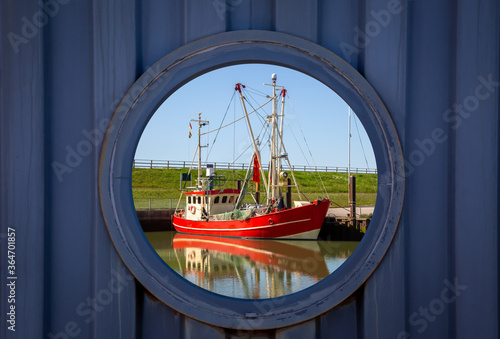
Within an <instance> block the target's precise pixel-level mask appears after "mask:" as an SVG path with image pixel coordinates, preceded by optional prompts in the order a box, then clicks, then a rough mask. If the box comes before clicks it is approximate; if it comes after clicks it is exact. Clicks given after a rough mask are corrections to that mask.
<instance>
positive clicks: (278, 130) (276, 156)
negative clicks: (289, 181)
mask: <svg viewBox="0 0 500 339" xmlns="http://www.w3.org/2000/svg"><path fill="white" fill-rule="evenodd" d="M277 78H278V77H277V76H276V74H275V73H273V75H272V77H271V79H272V81H273V83H272V84H271V85H269V84H264V85H267V86H272V87H273V96H272V98H273V111H272V114H271V116H270V117H268V118H267V119H266V120H267V121H268V122H270V123H271V128H272V132H271V152H270V153H271V154H270V161H269V174H268V181H269V187H270V190H271V196H270V197H269V194H268V197H269V199H270V200H271V201H277V200H278V199H279V198H281V189H280V185H279V171H280V169H281V156H280V152H281V150H282V149H284V145H283V140H282V132H283V107H282V108H281V110H282V114H281V122H280V127H278V121H279V118H280V116H278V114H277V106H278V97H277V95H276V88H279V89H282V90H283V89H284V87H283V86H277V85H276V80H277ZM284 100H285V98H284V97H283V100H282V103H284ZM283 106H284V105H283ZM277 137H279V139H280V140H279V143H278V139H277Z"/></svg>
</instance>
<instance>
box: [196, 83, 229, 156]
mask: <svg viewBox="0 0 500 339" xmlns="http://www.w3.org/2000/svg"><path fill="white" fill-rule="evenodd" d="M235 93H236V92H233V96H232V97H231V100H229V104H228V105H227V108H226V113H224V117H223V118H222V121H221V122H220V126H219V129H217V134H216V135H215V138H214V142H213V143H212V147H210V150H209V151H208V152H207V157H206V159H205V161H208V156H209V155H210V153H211V152H212V149H213V148H214V145H215V141H216V140H217V136H218V135H219V131H220V129H221V126H222V124H223V123H224V120H225V119H226V115H227V112H228V111H229V107H231V102H232V101H233V99H234V95H235ZM205 134H208V133H203V134H200V135H205Z"/></svg>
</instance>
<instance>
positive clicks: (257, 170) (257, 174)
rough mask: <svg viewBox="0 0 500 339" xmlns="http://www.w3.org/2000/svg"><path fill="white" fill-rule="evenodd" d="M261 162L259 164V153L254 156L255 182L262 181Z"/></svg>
mask: <svg viewBox="0 0 500 339" xmlns="http://www.w3.org/2000/svg"><path fill="white" fill-rule="evenodd" d="M259 169H260V164H259V159H258V158H257V155H255V157H254V158H253V178H252V180H253V182H260V173H259Z"/></svg>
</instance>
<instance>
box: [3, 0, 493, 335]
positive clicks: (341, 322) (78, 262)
mask: <svg viewBox="0 0 500 339" xmlns="http://www.w3.org/2000/svg"><path fill="white" fill-rule="evenodd" d="M55 2H57V3H58V4H59V5H58V8H57V11H55V10H54V12H56V13H55V14H54V15H53V17H52V16H50V18H49V19H48V20H47V22H46V23H44V24H41V25H40V26H41V27H40V28H38V27H35V28H36V29H35V30H34V31H26V29H25V33H26V32H27V33H29V34H27V35H26V37H27V38H25V39H26V43H21V44H19V45H18V46H17V47H18V52H17V53H16V52H15V50H14V48H13V46H12V44H11V43H10V42H9V39H8V34H9V33H10V32H12V33H15V34H18V35H20V36H22V35H23V25H24V24H25V20H24V21H23V19H22V18H23V17H25V18H26V20H28V21H30V22H33V16H34V14H36V13H37V12H38V11H39V9H40V7H39V5H38V2H35V1H15V2H12V1H11V2H1V3H0V15H1V22H0V35H1V37H2V42H1V45H0V49H1V50H0V67H1V72H0V84H1V91H0V105H1V116H0V142H1V145H0V146H1V149H0V157H1V163H0V164H1V165H0V174H1V179H0V180H1V191H0V220H1V227H2V230H1V246H0V251H1V253H2V256H1V258H2V259H1V260H3V261H4V260H5V255H4V253H6V238H5V234H6V228H7V227H15V228H16V230H17V249H16V252H17V264H16V269H17V271H16V274H17V277H18V280H17V284H18V285H17V290H16V293H17V295H16V297H17V299H16V306H17V308H16V311H17V312H16V325H17V326H16V333H13V332H11V331H9V330H8V329H7V325H8V324H7V323H6V322H5V321H4V319H5V314H6V313H7V306H8V305H7V304H6V303H5V301H4V300H5V298H4V296H6V295H7V293H8V289H7V286H6V283H5V282H6V274H7V272H6V271H5V269H4V268H5V265H6V263H5V261H4V262H2V263H1V264H0V267H2V270H1V275H0V278H1V285H0V293H1V296H2V297H0V301H1V304H0V312H1V314H2V317H1V318H2V322H1V323H0V333H1V335H0V336H1V337H6V338H16V337H24V338H41V337H50V336H49V334H54V335H55V334H59V337H61V338H63V337H65V336H64V335H68V337H70V336H71V335H73V334H76V333H77V335H76V337H81V338H91V337H92V338H127V337H130V338H133V337H142V338H156V337H159V336H164V337H184V338H189V337H203V336H204V337H207V338H208V337H215V338H224V337H229V338H239V337H248V336H249V335H252V336H253V337H279V338H292V337H297V336H302V337H311V336H316V337H319V338H329V337H331V336H332V334H334V335H336V336H338V337H339V338H352V337H365V338H375V337H378V338H398V337H399V338H405V337H409V336H411V337H422V338H435V337H439V338H443V337H447V338H455V337H456V338H470V337H472V336H476V337H482V338H488V337H491V338H494V337H498V336H499V333H498V332H499V329H498V323H499V296H498V286H499V281H498V273H499V261H498V256H499V254H498V253H499V246H498V243H499V234H498V228H497V225H498V223H499V216H500V215H499V211H498V206H499V201H498V193H499V183H498V173H499V155H500V153H499V148H498V146H499V139H498V132H499V131H498V130H499V126H500V125H499V120H498V116H499V100H498V98H499V95H498V88H499V87H498V84H497V82H498V81H499V80H500V74H499V65H500V62H499V53H500V49H499V41H500V36H499V35H500V34H499V29H500V28H499V22H500V11H499V4H498V2H497V1H494V0H484V1H477V2H471V1H465V0H458V1H456V2H425V1H403V2H401V6H400V7H398V6H397V5H398V4H399V1H389V0H361V1H348V0H340V1H327V0H315V1H296V0H294V1H285V0H278V1H265V0H251V1H250V0H241V1H239V0H233V1H225V0H221V1H214V2H213V1H204V0H198V1H195V0H187V1H180V0H177V1H175V0H173V1H153V0H149V1H147V0H146V1H132V0H123V1H85V2H84V1H67V0H65V1H62V0H60V1H59V2H58V1H53V2H50V3H55ZM214 4H215V5H217V6H215V5H214ZM389 10H392V11H393V12H394V13H396V12H398V13H396V14H390V15H389V16H386V17H383V16H381V14H380V13H386V12H381V11H389ZM399 10H401V11H399ZM389 13H390V12H389ZM389 18H390V19H389ZM377 27H378V28H377ZM365 29H366V30H365ZM239 30H264V31H266V30H267V31H271V32H273V31H275V32H280V33H285V34H291V35H293V36H296V37H300V38H303V39H307V40H308V41H310V42H312V43H317V44H319V45H320V46H323V47H324V48H326V49H328V50H330V51H332V52H333V53H336V54H337V55H339V56H340V57H341V58H343V59H344V60H346V61H347V62H348V63H349V64H350V65H352V66H353V67H354V68H355V69H356V70H357V71H358V72H359V73H360V74H361V75H363V76H364V77H365V79H366V80H367V81H368V82H369V83H370V85H371V86H372V87H373V88H374V89H375V91H376V92H377V94H378V95H379V96H380V98H381V100H382V101H383V103H384V104H385V106H386V107H387V110H388V112H389V114H390V117H391V119H392V122H393V123H394V127H395V130H396V131H397V135H398V136H399V140H400V142H401V145H402V148H403V154H404V158H405V160H406V164H407V169H409V172H408V175H407V177H406V178H405V191H404V201H405V204H404V208H403V215H402V218H401V220H400V221H399V226H398V229H397V232H396V234H395V236H394V238H393V239H392V242H391V245H390V247H389V249H388V251H387V253H386V254H385V256H384V258H383V260H382V261H381V262H380V264H379V265H378V267H376V269H375V270H374V271H373V273H372V274H371V275H370V277H369V278H368V280H366V282H365V283H364V284H363V285H362V286H361V287H360V288H359V289H358V290H357V291H355V292H354V293H353V294H352V295H351V296H350V297H349V298H347V299H346V300H344V301H343V302H342V303H340V304H338V305H337V306H335V307H333V308H331V309H330V310H327V311H325V312H324V313H322V314H321V315H318V316H317V317H315V318H314V319H311V320H305V319H303V318H302V315H301V314H296V315H294V317H295V318H294V319H295V320H296V321H299V323H296V324H290V325H287V327H281V328H273V329H262V330H260V329H256V330H255V331H250V332H249V331H243V330H235V329H233V330H229V329H225V328H218V327H217V326H213V325H210V324H206V323H203V322H200V321H198V320H195V319H192V318H190V317H189V316H186V315H183V314H182V313H179V312H177V311H175V310H173V309H171V308H170V307H169V306H167V305H166V304H164V303H163V302H161V301H159V300H157V299H156V298H155V297H154V296H152V295H151V294H149V293H148V292H145V290H144V288H143V287H142V285H141V284H140V283H139V282H137V281H135V280H133V278H132V276H131V274H130V273H129V271H128V270H127V268H126V267H125V266H124V263H123V262H122V260H121V259H120V256H119V255H118V252H117V250H116V249H115V246H114V245H117V247H119V245H118V244H114V245H113V243H112V241H111V237H110V235H109V234H108V231H107V229H106V225H105V223H104V220H103V216H102V212H101V206H100V197H99V188H98V170H99V166H100V156H101V155H100V153H101V148H102V146H103V141H102V140H100V138H99V137H98V138H97V141H96V142H95V143H96V144H97V145H96V146H94V145H93V144H92V147H91V148H90V151H89V154H87V152H83V153H82V154H87V155H84V156H80V158H81V159H80V160H78V157H74V154H73V153H72V152H71V150H75V151H76V148H77V147H78V145H80V146H79V147H80V150H81V151H82V150H85V149H84V148H83V147H85V146H84V143H83V141H85V140H87V141H89V139H88V137H86V136H85V134H86V133H87V132H90V131H92V130H94V129H97V130H98V131H99V133H101V131H104V130H105V129H107V128H108V126H109V120H108V119H111V117H112V116H113V114H114V112H115V111H116V109H117V107H118V103H119V102H120V101H121V100H122V99H123V98H124V97H125V95H126V93H127V91H129V89H130V88H131V87H132V85H133V83H134V82H135V81H136V80H137V79H138V78H139V77H140V76H141V75H143V73H144V72H146V71H147V70H148V69H149V67H151V66H152V65H154V64H155V63H156V62H157V61H158V60H160V59H161V58H162V57H164V56H165V55H167V54H168V53H170V52H172V51H174V50H175V49H177V48H179V47H181V46H184V45H185V44H186V43H189V42H193V41H196V40H197V39H200V38H204V37H207V36H209V35H212V34H217V33H223V32H227V31H236V33H238V32H237V31H239ZM357 30H358V31H357ZM359 30H361V31H365V32H367V33H369V34H370V36H368V37H369V41H367V40H364V41H363V40H362V39H360V38H359V33H357V32H359ZM242 32H243V31H242ZM246 34H247V33H246ZM348 45H350V47H349V46H348ZM346 48H347V49H346ZM154 71H155V70H154V69H153V72H154ZM143 76H144V75H143ZM145 76H147V75H145ZM480 86H482V87H481V88H480V89H479V90H478V88H479V87H480ZM474 98H475V99H474ZM476 99H477V100H476ZM476 103H477V105H476ZM454 105H462V106H466V107H468V108H469V111H463V110H462V111H458V115H456V114H453V113H449V111H448V110H450V109H451V110H452V111H453V110H454V109H455V110H457V108H460V106H454ZM476 106H477V107H476ZM459 123H460V125H458V124H459ZM99 133H97V132H96V134H95V135H100V134H99ZM433 138H434V141H432V140H433ZM444 139H446V140H444ZM424 140H425V142H424ZM427 140H431V142H428V141H427ZM436 140H437V141H436ZM105 145H106V144H104V146H105ZM424 146H426V147H427V148H425V147H424ZM69 154H73V157H71V155H69ZM67 160H69V162H68V161H67ZM54 162H59V163H61V164H66V165H68V166H69V167H70V170H71V172H66V173H63V174H62V175H61V176H59V177H58V176H57V175H56V174H55V172H54V170H53V168H52V165H53V164H54ZM59 179H62V180H59ZM118 181H120V180H118ZM120 189H121V190H123V192H125V193H124V194H128V192H129V187H128V186H127V185H126V184H123V186H122V187H121V188H120ZM171 283H172V284H179V283H182V282H180V281H172V282H171ZM457 285H459V286H458V287H459V289H458V290H457V291H456V295H454V292H453V289H457ZM460 286H466V288H465V287H460ZM118 287H119V288H118ZM443 291H444V293H443ZM198 293H200V295H201V294H202V293H204V292H203V291H199V292H198ZM107 296H111V298H110V299H106V297H107ZM94 298H95V301H94ZM89 302H90V303H91V304H92V303H94V304H95V305H94V307H95V312H94V313H91V312H89V309H90V308H89V307H88V306H87V305H88V303H89ZM230 302H231V301H227V303H230ZM82 305H83V306H82ZM441 305H443V307H442V308H441ZM423 309H428V310H434V312H435V313H434V314H430V315H429V314H427V316H428V318H425V317H424V316H423V315H421V314H420V312H424V311H421V310H423ZM92 315H93V316H92ZM249 316H251V315H249ZM292 318H293V317H292ZM214 322H215V320H214ZM292 322H293V319H292ZM257 328H258V326H257ZM63 333H65V334H64V335H63Z"/></svg>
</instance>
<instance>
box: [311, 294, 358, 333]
mask: <svg viewBox="0 0 500 339" xmlns="http://www.w3.org/2000/svg"><path fill="white" fill-rule="evenodd" d="M356 303H357V300H356V297H352V298H349V299H348V300H346V301H345V302H344V303H342V304H341V305H339V306H338V307H335V308H334V309H332V310H331V311H329V312H327V313H325V314H324V315H322V316H320V317H319V320H320V327H319V331H318V332H319V333H318V336H319V337H320V338H329V337H331V336H332V334H334V336H335V338H339V339H344V338H345V339H349V338H358V325H360V324H359V322H361V320H362V319H358V308H357V305H356Z"/></svg>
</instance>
